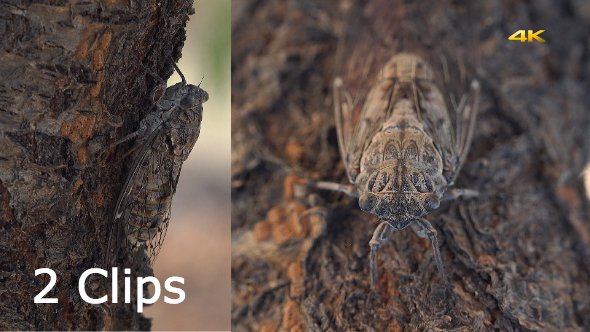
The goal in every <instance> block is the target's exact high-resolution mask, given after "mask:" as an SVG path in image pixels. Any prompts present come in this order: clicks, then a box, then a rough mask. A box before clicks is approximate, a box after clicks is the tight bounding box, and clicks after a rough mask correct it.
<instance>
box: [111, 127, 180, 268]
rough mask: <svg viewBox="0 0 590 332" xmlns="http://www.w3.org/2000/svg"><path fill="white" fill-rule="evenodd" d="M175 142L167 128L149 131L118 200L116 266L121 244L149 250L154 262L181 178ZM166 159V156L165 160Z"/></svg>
mask: <svg viewBox="0 0 590 332" xmlns="http://www.w3.org/2000/svg"><path fill="white" fill-rule="evenodd" d="M172 151H173V150H172V146H171V145H170V142H169V139H168V137H167V135H166V129H162V128H160V129H157V130H155V131H154V132H153V133H151V134H150V136H149V137H148V139H147V140H146V142H145V143H144V145H143V147H142V149H141V150H140V152H139V154H138V157H137V158H136V160H135V161H134V162H133V165H132V167H131V173H130V175H129V176H128V177H127V180H126V181H125V185H124V187H123V191H122V192H121V195H120V196H119V199H118V201H117V206H116V208H115V215H114V221H113V226H112V229H111V232H110V234H109V240H108V241H109V242H108V251H107V261H106V262H107V265H108V266H115V265H116V259H117V257H118V254H119V250H120V248H121V247H124V248H125V249H126V250H132V249H136V248H140V249H143V250H146V253H147V255H148V257H149V258H150V265H153V263H154V262H155V259H156V257H157V256H158V253H159V252H160V248H161V246H162V243H163V241H164V236H165V234H166V230H167V227H168V223H169V221H170V207H171V203H172V196H173V195H174V192H175V188H176V184H177V182H178V175H179V174H180V172H179V170H176V169H175V168H174V162H173V161H172V160H170V159H172V158H174V157H173V152H172ZM165 159H167V160H165Z"/></svg>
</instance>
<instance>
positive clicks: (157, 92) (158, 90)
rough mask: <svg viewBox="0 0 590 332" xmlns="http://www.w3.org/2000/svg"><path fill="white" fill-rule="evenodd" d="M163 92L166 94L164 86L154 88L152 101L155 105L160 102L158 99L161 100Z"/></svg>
mask: <svg viewBox="0 0 590 332" xmlns="http://www.w3.org/2000/svg"><path fill="white" fill-rule="evenodd" d="M164 92H166V86H165V85H159V86H158V87H157V88H156V90H154V94H153V95H152V101H153V102H154V103H156V104H157V103H158V102H159V101H160V99H162V97H163V96H164Z"/></svg>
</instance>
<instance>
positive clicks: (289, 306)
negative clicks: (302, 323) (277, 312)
mask: <svg viewBox="0 0 590 332" xmlns="http://www.w3.org/2000/svg"><path fill="white" fill-rule="evenodd" d="M298 323H299V306H298V305H297V303H296V302H295V301H293V300H288V301H287V303H286V304H285V307H284V308H283V324H282V325H281V329H283V330H285V331H290V330H291V328H292V327H294V326H296V325H297V324H298Z"/></svg>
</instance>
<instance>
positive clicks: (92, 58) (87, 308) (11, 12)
mask: <svg viewBox="0 0 590 332" xmlns="http://www.w3.org/2000/svg"><path fill="white" fill-rule="evenodd" d="M193 12H194V10H193V9H192V1H167V0H162V1H160V0H159V1H148V2H145V1H104V2H103V1H86V2H84V1H74V2H71V1H70V2H68V1H53V2H43V3H37V4H31V3H30V2H27V1H23V2H18V1H17V2H14V1H3V2H2V3H1V4H0V40H2V42H1V43H0V47H1V48H2V50H1V53H0V252H1V255H0V256H1V257H0V317H2V318H1V319H0V329H3V330H54V329H57V330H96V329H103V328H107V329H109V328H111V329H118V330H123V329H149V327H150V322H149V320H148V319H146V318H145V317H143V315H142V314H138V313H137V312H136V310H135V308H134V306H133V305H120V306H119V307H117V308H111V309H109V310H105V309H103V307H101V306H100V305H91V304H88V303H86V302H84V301H83V300H82V299H81V297H80V294H79V292H78V280H79V278H80V275H81V274H82V273H83V272H84V271H86V270H88V269H90V268H103V269H104V268H105V266H104V255H105V250H106V248H105V245H106V242H107V241H106V237H107V233H108V231H109V230H110V229H111V226H112V221H113V208H114V205H115V203H116V200H117V197H118V195H119V192H120V190H121V187H122V184H123V182H124V181H125V177H126V176H127V173H126V170H127V165H129V164H130V162H131V161H130V159H129V158H127V159H123V156H124V155H125V153H126V152H128V151H129V150H130V149H131V148H132V146H133V143H132V141H130V142H128V143H125V144H121V145H119V146H117V147H115V148H113V149H110V150H108V151H107V152H106V153H102V150H103V149H104V148H105V147H106V146H108V145H109V144H110V143H112V142H114V141H115V140H117V139H119V138H121V137H123V136H125V135H127V134H129V133H131V132H133V131H135V130H137V129H138V125H139V121H140V120H141V119H142V118H143V117H144V116H145V114H147V113H148V112H149V111H150V110H153V103H152V102H151V92H152V91H153V89H154V87H155V85H156V84H158V83H159V82H158V80H157V79H156V78H154V77H153V76H151V75H150V74H148V72H147V71H146V69H145V68H149V69H151V70H152V71H153V72H156V73H157V74H158V75H160V76H161V77H162V78H166V77H168V76H169V75H170V74H171V73H172V71H173V68H172V66H171V63H170V62H171V60H170V57H173V58H174V59H178V58H179V57H180V55H181V49H182V46H183V43H184V40H185V30H184V27H185V24H186V21H187V20H188V18H189V16H188V15H190V14H192V13H193ZM139 265H140V264H138V266H139ZM40 268H50V269H52V270H53V271H55V273H56V274H57V283H56V285H55V286H54V287H53V288H52V289H51V291H50V292H49V293H48V294H47V295H46V296H45V297H52V298H57V299H58V303H57V304H35V303H34V302H33V298H34V297H35V296H37V295H38V294H39V292H40V291H41V290H42V289H43V288H44V287H45V286H46V285H47V284H48V282H49V275H47V274H43V275H39V276H35V270H36V269H40ZM133 274H134V276H143V275H144V274H151V269H149V268H144V270H143V271H140V269H139V270H138V269H136V270H135V271H134V272H133ZM96 276H97V275H94V277H93V278H90V279H89V280H88V282H87V287H86V290H87V292H88V294H89V295H90V296H91V297H94V298H98V297H100V296H102V295H104V293H105V289H104V285H103V278H102V277H101V278H95V277H96ZM107 312H110V313H111V314H107Z"/></svg>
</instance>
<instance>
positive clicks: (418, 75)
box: [318, 53, 479, 287]
mask: <svg viewBox="0 0 590 332" xmlns="http://www.w3.org/2000/svg"><path fill="white" fill-rule="evenodd" d="M478 98H479V83H478V82H477V81H473V82H472V84H471V88H470V91H469V95H468V96H465V95H464V96H463V98H462V99H461V102H460V103H459V104H458V105H457V106H456V108H455V109H454V110H453V112H449V110H448V109H447V106H446V103H445V99H444V97H443V94H442V93H441V90H440V89H439V88H438V87H437V85H436V84H435V83H434V72H433V70H432V69H431V67H430V66H429V65H428V64H427V63H426V61H425V60H424V59H422V58H421V57H419V56H416V55H414V54H408V53H400V54H397V55H394V56H393V57H391V58H390V59H389V61H387V63H386V64H385V66H384V67H383V68H382V69H381V72H380V78H379V80H378V81H377V82H376V84H374V86H372V88H371V89H370V90H369V92H368V93H367V94H366V99H365V100H364V103H363V104H360V103H358V101H355V98H353V97H352V96H351V95H350V94H349V93H348V92H347V91H346V89H345V87H344V82H343V80H342V78H340V77H337V78H336V79H335V80H334V105H335V115H336V129H337V134H338V143H339V147H340V154H341V157H342V160H343V161H344V164H345V167H346V172H347V175H348V179H349V181H350V183H351V184H352V186H341V185H335V184H329V183H318V186H319V187H323V188H326V189H333V190H341V191H344V192H346V193H348V194H350V195H352V196H357V197H359V206H360V208H361V210H363V211H366V212H370V213H372V214H374V215H376V216H377V217H379V220H380V223H379V225H378V226H377V228H376V230H375V232H374V233H373V236H372V238H371V240H370V243H369V245H370V248H371V285H372V287H375V285H376V282H377V250H378V249H379V247H380V246H381V245H382V244H383V243H384V242H385V241H386V240H387V239H388V238H389V236H390V235H391V234H392V232H393V230H395V229H400V230H401V229H403V228H406V227H407V226H410V227H411V228H412V229H413V230H414V231H415V232H416V233H417V234H418V235H419V236H420V237H423V238H429V239H430V240H431V241H432V248H433V250H434V257H435V259H436V264H437V267H438V269H439V272H440V275H441V278H442V280H443V282H444V283H445V284H448V282H447V279H446V277H445V273H444V268H443V264H442V259H441V255H440V251H439V247H438V241H437V232H436V230H435V229H434V228H433V227H432V225H431V224H430V222H428V220H426V219H424V215H426V214H427V213H429V212H431V211H433V210H435V209H437V208H438V207H439V205H440V202H441V200H443V199H444V198H443V195H444V194H445V191H446V189H447V188H448V187H449V186H451V185H452V184H453V182H454V180H455V178H456V177H457V174H458V172H459V170H460V169H461V166H462V165H463V163H464V162H465V158H466V157H467V153H468V150H469V146H470V143H471V138H472V136H473V129H474V125H475V119H476V116H477V108H478V107H477V106H478ZM451 116H456V121H455V125H453V121H452V120H451Z"/></svg>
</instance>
